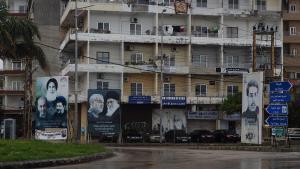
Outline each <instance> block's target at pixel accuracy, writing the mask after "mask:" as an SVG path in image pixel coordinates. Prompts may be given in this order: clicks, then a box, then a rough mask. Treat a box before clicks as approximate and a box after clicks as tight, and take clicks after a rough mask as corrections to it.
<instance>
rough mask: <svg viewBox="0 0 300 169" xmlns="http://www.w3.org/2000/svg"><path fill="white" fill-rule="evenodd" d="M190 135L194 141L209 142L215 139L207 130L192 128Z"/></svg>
mask: <svg viewBox="0 0 300 169" xmlns="http://www.w3.org/2000/svg"><path fill="white" fill-rule="evenodd" d="M190 136H191V141H192V142H194V143H200V142H201V143H211V142H214V140H215V137H214V135H213V134H212V133H211V132H210V131H209V130H194V131H192V132H191V134H190Z"/></svg>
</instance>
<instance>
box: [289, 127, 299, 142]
mask: <svg viewBox="0 0 300 169" xmlns="http://www.w3.org/2000/svg"><path fill="white" fill-rule="evenodd" d="M288 137H289V139H290V140H300V128H288Z"/></svg>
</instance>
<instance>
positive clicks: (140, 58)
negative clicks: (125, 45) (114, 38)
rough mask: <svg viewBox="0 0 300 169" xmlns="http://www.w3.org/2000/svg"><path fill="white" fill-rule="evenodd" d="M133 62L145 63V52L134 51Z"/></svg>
mask: <svg viewBox="0 0 300 169" xmlns="http://www.w3.org/2000/svg"><path fill="white" fill-rule="evenodd" d="M131 63H134V64H141V63H143V53H134V54H132V55H131Z"/></svg>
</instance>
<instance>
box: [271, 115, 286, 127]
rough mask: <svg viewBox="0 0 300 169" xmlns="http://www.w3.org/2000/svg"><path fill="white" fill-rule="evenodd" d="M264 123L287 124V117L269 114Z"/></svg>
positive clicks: (272, 124) (273, 124)
mask: <svg viewBox="0 0 300 169" xmlns="http://www.w3.org/2000/svg"><path fill="white" fill-rule="evenodd" d="M266 123H267V124H268V125H270V126H287V125H288V117H287V116H269V117H268V118H267V120H266Z"/></svg>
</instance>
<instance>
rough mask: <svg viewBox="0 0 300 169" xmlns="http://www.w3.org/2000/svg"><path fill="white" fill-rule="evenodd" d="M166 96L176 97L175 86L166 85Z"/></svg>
mask: <svg viewBox="0 0 300 169" xmlns="http://www.w3.org/2000/svg"><path fill="white" fill-rule="evenodd" d="M164 96H175V84H172V83H164Z"/></svg>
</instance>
